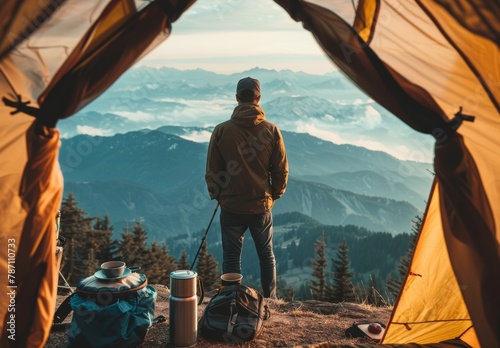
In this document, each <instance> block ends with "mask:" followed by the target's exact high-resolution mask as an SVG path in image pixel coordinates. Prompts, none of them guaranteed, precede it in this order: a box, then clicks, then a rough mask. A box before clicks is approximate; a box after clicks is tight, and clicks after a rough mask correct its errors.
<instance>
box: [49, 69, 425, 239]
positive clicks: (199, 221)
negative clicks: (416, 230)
mask: <svg viewBox="0 0 500 348" xmlns="http://www.w3.org/2000/svg"><path fill="white" fill-rule="evenodd" d="M244 76H252V77H254V78H258V79H259V80H260V81H261V90H262V99H261V106H262V108H263V109H264V110H265V113H266V117H267V119H268V120H269V121H271V122H274V123H276V124H278V125H279V127H280V129H281V130H282V133H283V137H284V139H285V144H286V147H287V152H288V157H289V163H290V182H289V185H288V188H287V192H286V194H285V195H284V196H283V198H282V199H280V200H279V201H278V202H277V204H276V205H275V207H274V212H275V214H281V213H289V212H294V211H296V212H300V213H303V214H307V215H308V216H310V217H312V218H314V219H315V220H317V221H318V222H320V223H323V224H330V225H331V224H338V225H346V224H353V225H357V226H360V227H365V228H367V229H370V230H373V231H387V232H390V233H392V234H397V233H401V232H408V231H410V229H411V220H412V218H414V216H415V215H417V214H421V212H422V211H423V209H424V208H425V200H426V199H427V194H428V192H429V190H430V186H431V183H432V179H433V176H432V165H431V164H430V162H431V161H430V157H431V156H430V155H429V153H430V152H431V151H430V150H431V149H432V141H430V140H428V139H426V138H425V137H424V136H423V135H421V134H418V133H416V132H414V131H413V130H411V129H410V128H409V127H408V126H406V125H404V124H403V123H402V122H401V121H399V120H398V119H397V118H396V117H394V116H393V115H391V114H390V113H389V112H387V111H386V110H385V109H384V108H382V107H381V106H380V105H378V104H377V103H375V102H374V101H373V100H371V99H370V98H367V97H366V96H365V95H364V94H363V93H362V92H360V91H359V90H358V89H357V88H356V87H355V86H354V85H353V84H352V83H351V82H350V81H349V80H347V79H346V78H345V77H344V76H343V75H342V74H341V73H339V72H332V73H329V74H325V75H312V74H306V73H303V72H293V71H290V70H282V71H276V70H266V69H259V68H255V69H252V70H249V71H244V72H241V73H238V74H230V75H224V74H217V73H214V72H209V71H205V70H201V69H196V70H186V71H182V70H177V69H172V68H167V67H163V68H148V67H140V68H134V69H131V70H129V71H128V72H127V73H126V74H124V75H123V76H122V77H121V78H120V79H119V80H118V81H117V82H116V83H115V84H114V85H113V86H111V88H109V89H108V90H107V91H106V92H105V93H104V94H103V95H101V96H100V97H99V98H98V99H96V100H95V101H94V102H92V103H91V104H89V105H88V106H87V107H86V108H84V109H83V110H81V111H80V112H79V113H77V114H76V115H74V116H72V117H70V118H68V119H65V120H61V121H60V122H59V123H58V128H59V129H60V131H61V134H62V137H63V139H62V146H61V151H60V156H59V162H60V165H61V168H62V170H63V174H64V178H65V194H67V193H68V192H70V191H71V192H73V193H74V194H75V196H76V198H77V200H78V201H79V202H80V203H81V207H82V208H83V209H84V210H85V211H87V212H88V213H89V214H90V215H92V216H95V215H104V214H107V215H109V217H110V219H111V221H112V222H113V223H114V224H115V226H117V230H118V231H121V228H122V227H126V226H127V225H131V224H132V223H133V221H136V220H137V221H142V222H143V224H144V226H145V228H146V229H147V230H148V232H149V233H150V237H151V238H154V239H157V240H162V239H164V236H165V235H169V236H170V235H178V234H188V235H191V234H192V233H194V232H198V231H199V230H200V229H202V228H204V227H205V225H206V224H207V221H208V220H209V218H210V216H211V214H212V211H213V207H214V206H215V203H214V202H211V201H210V200H209V197H208V194H207V192H206V187H205V182H204V172H205V161H206V152H207V144H208V140H209V137H210V135H211V132H212V130H213V127H214V126H215V125H216V124H218V123H219V122H222V121H225V120H226V119H227V118H228V117H229V116H230V115H231V113H232V110H233V108H234V107H235V106H236V102H235V100H234V89H235V83H236V81H237V80H238V79H239V78H241V77H244Z"/></svg>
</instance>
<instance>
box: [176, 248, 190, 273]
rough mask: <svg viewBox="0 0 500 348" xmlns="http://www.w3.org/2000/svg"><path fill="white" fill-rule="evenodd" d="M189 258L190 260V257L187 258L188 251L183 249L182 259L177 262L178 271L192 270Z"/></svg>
mask: <svg viewBox="0 0 500 348" xmlns="http://www.w3.org/2000/svg"><path fill="white" fill-rule="evenodd" d="M187 258H188V256H187V251H186V249H182V252H181V257H180V259H179V261H178V262H177V269H179V270H187V269H191V265H190V264H189V262H188V260H187Z"/></svg>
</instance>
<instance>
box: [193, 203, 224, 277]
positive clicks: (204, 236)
mask: <svg viewBox="0 0 500 348" xmlns="http://www.w3.org/2000/svg"><path fill="white" fill-rule="evenodd" d="M217 209H219V202H217V205H216V206H215V210H214V213H213V214H212V218H211V219H210V222H209V223H208V226H207V230H206V231H205V234H204V235H203V238H201V244H200V247H199V248H198V252H197V253H196V256H195V257H194V260H193V263H192V264H191V268H190V270H193V267H194V264H195V262H196V259H197V258H198V254H199V253H200V250H201V247H202V246H203V243H204V242H205V239H206V238H207V234H208V230H210V226H211V225H212V221H213V220H214V217H215V213H217Z"/></svg>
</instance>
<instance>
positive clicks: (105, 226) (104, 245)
mask: <svg viewBox="0 0 500 348" xmlns="http://www.w3.org/2000/svg"><path fill="white" fill-rule="evenodd" d="M113 229H114V227H113V226H112V225H111V222H110V221H109V216H108V215H105V216H104V219H102V220H101V218H99V217H96V218H95V222H94V233H95V240H96V242H97V243H96V244H97V247H96V252H95V258H96V259H97V260H98V262H100V263H103V262H106V261H111V260H112V259H113V250H112V248H113V244H112V240H111V237H112V236H113Z"/></svg>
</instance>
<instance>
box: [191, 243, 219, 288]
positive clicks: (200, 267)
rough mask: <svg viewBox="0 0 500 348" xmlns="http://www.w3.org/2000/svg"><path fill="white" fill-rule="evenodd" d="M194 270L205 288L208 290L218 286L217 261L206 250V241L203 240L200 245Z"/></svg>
mask: <svg viewBox="0 0 500 348" xmlns="http://www.w3.org/2000/svg"><path fill="white" fill-rule="evenodd" d="M196 272H197V273H198V276H199V277H200V278H201V279H203V285H204V287H205V290H208V291H210V290H212V289H215V288H217V287H218V286H219V284H220V278H219V277H220V272H219V263H218V262H217V261H216V260H215V259H214V257H213V256H212V255H211V254H210V253H209V252H208V244H207V242H206V241H204V242H203V244H202V247H201V251H200V255H199V259H198V264H197V265H196Z"/></svg>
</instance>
